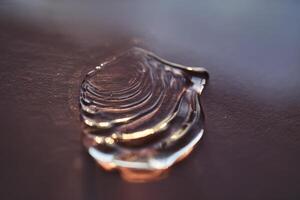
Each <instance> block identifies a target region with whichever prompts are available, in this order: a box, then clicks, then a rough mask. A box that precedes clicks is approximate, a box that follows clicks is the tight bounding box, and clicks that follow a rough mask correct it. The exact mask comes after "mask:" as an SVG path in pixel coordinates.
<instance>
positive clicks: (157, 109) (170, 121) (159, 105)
mask: <svg viewBox="0 0 300 200" xmlns="http://www.w3.org/2000/svg"><path fill="white" fill-rule="evenodd" d="M207 79H208V73H207V71H206V70H205V69H204V68H200V67H187V66H183V65H179V64H175V63H171V62H168V61H166V60H164V59H162V58H160V57H158V56H156V55H155V54H153V53H151V52H149V51H146V50H144V49H141V48H137V47H135V48H132V49H129V50H128V51H126V52H124V53H122V54H120V55H118V56H115V57H113V58H111V59H109V60H108V61H105V62H103V63H102V64H101V65H100V66H97V67H96V68H95V69H93V70H92V71H90V72H89V73H88V74H87V75H86V77H85V79H84V80H83V82H82V85H81V90H80V108H81V118H82V121H83V122H84V124H85V125H84V128H83V142H84V145H85V146H86V148H87V150H88V152H89V154H90V155H91V156H92V157H93V158H94V159H95V160H96V161H97V163H99V164H100V166H102V167H103V168H104V169H106V170H112V169H118V170H119V171H120V172H121V175H122V177H124V178H125V179H126V180H129V181H147V180H152V179H157V178H160V177H161V176H163V175H164V174H165V173H166V172H167V171H168V169H169V168H170V167H171V166H172V165H174V164H175V163H176V162H178V161H180V160H182V159H183V158H184V157H185V156H187V155H188V154H189V153H190V152H191V150H192V149H193V147H194V146H195V145H196V143H197V142H198V141H199V140H200V139H201V137H202V135H203V131H204V130H203V112H202V108H201V105H200V98H199V97H200V95H201V92H202V90H203V88H204V85H205V84H206V81H207Z"/></svg>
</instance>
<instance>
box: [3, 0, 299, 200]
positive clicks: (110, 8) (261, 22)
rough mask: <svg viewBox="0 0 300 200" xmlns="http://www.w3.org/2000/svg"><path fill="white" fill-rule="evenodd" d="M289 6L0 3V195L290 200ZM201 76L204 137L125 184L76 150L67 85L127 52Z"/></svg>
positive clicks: (293, 66)
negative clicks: (165, 172)
mask: <svg viewBox="0 0 300 200" xmlns="http://www.w3.org/2000/svg"><path fill="white" fill-rule="evenodd" d="M299 10H300V2H299V1H295V0H287V1H277V0H274V1H270V0H252V1H250V0H229V1H221V0H212V1H196V0H194V1H160V2H159V1H127V0H126V1H92V0H89V1H79V0H76V1H67V0H65V1H50V0H28V1H21V0H2V1H0V69H1V71H0V92H1V98H0V111H1V112H0V113H1V114H0V130H1V140H0V159H1V166H0V173H1V174H0V177H1V179H0V198H1V199H5V200H15V199H43V200H48V199H49V200H50V199H51V200H52V199H55V200H66V199H72V200H88V199H92V200H93V199H95V200H96V199H97V200H98V199H144V200H148V199H149V200H150V199H151V200H152V199H157V200H163V199H201V200H205V199H209V200H211V199H244V200H247V199H289V200H290V199H299V198H300V173H299V170H300V160H299V153H300V78H299V75H300V23H299V22H300V12H299ZM132 46H139V47H143V48H146V49H148V50H151V51H153V52H155V53H156V54H158V55H159V56H161V57H163V58H166V59H168V60H170V61H173V62H176V63H181V64H185V65H192V66H201V67H205V68H207V69H208V71H209V72H210V80H209V84H208V85H207V87H206V88H205V91H204V93H203V95H202V97H201V100H202V105H203V109H204V112H205V117H206V119H205V120H206V121H205V135H204V137H203V139H202V141H201V142H200V143H199V145H197V148H196V149H195V150H194V151H193V152H192V154H191V155H190V156H189V157H188V158H187V159H186V160H184V161H183V162H181V163H179V164H178V165H176V166H175V167H174V168H173V169H172V171H171V172H170V174H169V176H168V177H167V178H165V179H163V180H160V181H156V182H150V183H143V184H133V183H128V182H125V181H123V180H122V179H121V178H120V177H119V175H118V173H114V172H112V173H107V172H105V171H103V170H102V169H100V168H99V167H97V166H96V165H95V162H94V161H93V160H92V159H91V158H90V156H89V155H88V154H87V153H86V151H85V149H84V148H83V146H82V144H81V137H80V136H81V126H80V125H81V123H80V119H79V110H78V95H79V86H80V83H81V81H82V79H83V77H84V75H85V74H86V73H87V72H88V71H89V70H91V69H92V68H93V67H94V66H96V65H98V64H99V63H100V62H101V61H103V60H104V59H105V58H107V57H109V56H112V55H114V54H116V53H118V52H122V51H124V50H126V49H128V48H129V47H132Z"/></svg>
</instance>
